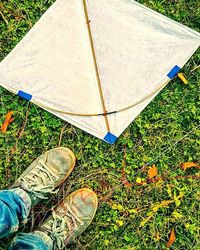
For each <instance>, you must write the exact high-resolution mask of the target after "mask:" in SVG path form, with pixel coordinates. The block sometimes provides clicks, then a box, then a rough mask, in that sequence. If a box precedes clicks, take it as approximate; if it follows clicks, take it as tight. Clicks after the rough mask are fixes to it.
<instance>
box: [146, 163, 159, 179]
mask: <svg viewBox="0 0 200 250" xmlns="http://www.w3.org/2000/svg"><path fill="white" fill-rule="evenodd" d="M157 175H158V169H157V167H156V165H155V164H153V166H152V167H150V169H149V170H148V177H149V179H152V178H154V177H156V176H157Z"/></svg>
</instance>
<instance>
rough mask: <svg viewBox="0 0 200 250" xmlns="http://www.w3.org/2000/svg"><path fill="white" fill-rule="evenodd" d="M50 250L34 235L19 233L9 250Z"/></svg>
mask: <svg viewBox="0 0 200 250" xmlns="http://www.w3.org/2000/svg"><path fill="white" fill-rule="evenodd" d="M22 249H23V250H50V249H52V248H51V247H48V246H47V245H46V244H45V243H44V241H43V240H42V239H41V238H40V237H39V236H37V235H35V234H24V233H20V234H17V236H16V237H15V238H14V240H13V241H12V243H11V245H10V247H9V250H22Z"/></svg>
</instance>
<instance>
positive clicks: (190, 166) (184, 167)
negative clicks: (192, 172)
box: [181, 162, 200, 170]
mask: <svg viewBox="0 0 200 250" xmlns="http://www.w3.org/2000/svg"><path fill="white" fill-rule="evenodd" d="M181 167H182V169H183V170H186V169H188V168H193V167H195V168H200V166H199V165H198V164H197V163H194V162H185V163H182V164H181Z"/></svg>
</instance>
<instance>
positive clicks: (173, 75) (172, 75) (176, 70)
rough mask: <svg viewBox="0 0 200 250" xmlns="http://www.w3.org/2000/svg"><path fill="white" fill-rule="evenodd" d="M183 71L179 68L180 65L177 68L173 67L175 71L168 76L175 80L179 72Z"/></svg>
mask: <svg viewBox="0 0 200 250" xmlns="http://www.w3.org/2000/svg"><path fill="white" fill-rule="evenodd" d="M180 70H181V68H180V67H179V66H178V65H176V66H174V67H173V69H172V70H171V71H170V72H169V73H168V74H167V76H168V77H169V78H170V79H172V78H174V77H175V76H176V75H177V74H178V72H179V71H180Z"/></svg>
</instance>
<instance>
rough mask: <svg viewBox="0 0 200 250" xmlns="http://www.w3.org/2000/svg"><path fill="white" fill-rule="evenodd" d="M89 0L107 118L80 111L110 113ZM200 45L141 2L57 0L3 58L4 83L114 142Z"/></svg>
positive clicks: (196, 36)
mask: <svg viewBox="0 0 200 250" xmlns="http://www.w3.org/2000/svg"><path fill="white" fill-rule="evenodd" d="M84 2H85V4H86V7H87V14H88V18H89V26H90V29H91V34H92V42H93V46H94V51H95V59H96V64H97V68H98V74H99V78H100V83H101V88H102V93H103V99H104V104H105V108H106V111H107V113H108V114H107V115H105V116H104V115H99V116H98V115H92V116H81V115H74V114H102V113H104V110H103V109H102V100H101V95H100V93H99V92H100V91H99V86H98V79H97V72H96V68H95V63H94V55H93V51H92V49H91V41H90V36H89V32H88V25H87V20H86V13H85V11H84ZM199 45H200V34H199V33H197V32H196V31H193V30H192V29H189V28H188V27H185V26H183V25H181V24H179V23H177V22H174V21H172V20H170V19H169V18H167V17H165V16H163V15H161V14H158V13H157V12H155V11H152V10H150V9H148V8H146V7H144V6H143V5H141V4H138V3H137V2H135V1H131V0H101V1H100V0H86V1H84V0H57V1H56V2H55V3H54V4H53V5H52V6H51V7H50V8H49V9H48V10H47V11H46V13H45V14H44V15H43V16H42V17H41V18H40V20H39V21H38V22H37V23H36V24H35V25H34V27H33V28H32V29H31V30H30V31H29V32H28V33H27V35H26V36H25V37H24V38H23V39H22V41H21V42H20V43H19V44H18V45H17V46H16V47H15V48H14V49H13V50H12V51H11V53H10V54H9V55H8V56H7V57H6V58H5V59H4V60H3V61H2V62H1V64H0V84H1V85H2V86H3V87H5V88H6V89H8V90H10V91H12V92H14V93H16V94H17V93H18V92H19V91H22V92H23V93H27V94H28V95H30V96H31V98H30V99H31V102H33V103H35V104H37V105H38V106H40V107H42V108H44V109H46V110H48V111H49V112H51V113H53V114H55V115H56V116H58V117H60V118H62V119H63V120H65V121H67V122H69V123H71V124H73V125H75V126H77V127H79V128H81V129H83V130H84V131H86V132H88V133H90V134H92V135H94V136H96V137H98V138H100V139H104V140H106V141H108V142H110V143H113V142H114V141H115V139H116V138H117V137H119V135H120V134H121V133H122V132H123V131H124V129H125V128H126V127H127V126H128V125H129V124H130V123H131V122H132V121H133V120H134V119H135V118H136V116H137V115H138V114H139V113H140V112H141V111H142V110H143V109H144V108H145V107H146V106H147V105H148V104H149V102H150V101H151V100H152V99H153V98H154V97H155V96H156V95H157V94H158V93H159V91H160V90H161V89H162V88H163V87H164V86H165V85H166V84H167V83H168V81H169V80H170V78H171V77H169V75H168V74H169V72H171V70H173V68H174V67H175V66H176V65H177V66H178V67H179V68H182V67H183V66H184V64H185V63H186V62H187V60H188V59H189V58H190V57H191V56H192V54H193V53H194V52H195V50H196V49H197V48H198V47H199ZM167 75H168V76H167ZM134 103H135V104H136V105H134ZM126 107H129V108H127V109H126ZM122 109H124V111H121V112H114V111H119V110H122ZM110 112H111V114H109V113H110ZM113 112H114V113H113ZM68 113H72V114H68ZM105 117H107V122H108V124H109V130H108V125H107V126H106V122H105V120H106V119H105ZM108 132H109V133H108ZM108 134H109V135H110V137H109V136H107V137H105V136H106V135H108Z"/></svg>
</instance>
